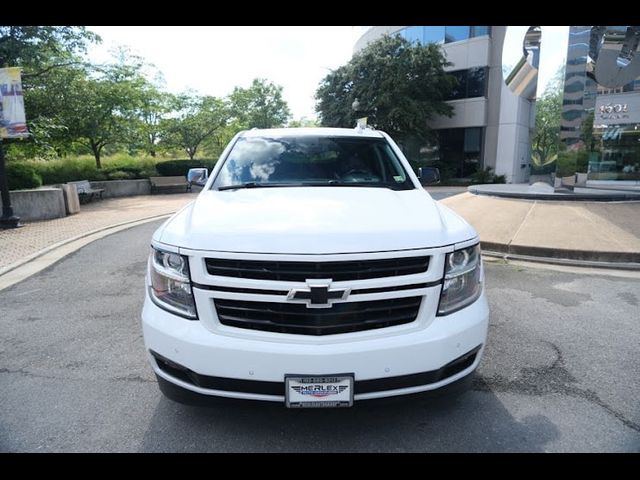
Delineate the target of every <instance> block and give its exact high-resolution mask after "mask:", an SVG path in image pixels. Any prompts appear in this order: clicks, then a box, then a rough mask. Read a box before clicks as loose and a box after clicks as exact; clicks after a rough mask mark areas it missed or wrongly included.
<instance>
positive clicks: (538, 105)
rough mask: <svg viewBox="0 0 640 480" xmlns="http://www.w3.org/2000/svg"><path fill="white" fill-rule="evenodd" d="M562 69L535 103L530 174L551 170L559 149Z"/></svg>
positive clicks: (562, 68) (561, 68)
mask: <svg viewBox="0 0 640 480" xmlns="http://www.w3.org/2000/svg"><path fill="white" fill-rule="evenodd" d="M563 80H564V67H560V68H559V69H558V71H557V72H556V73H555V75H554V77H553V79H552V80H551V81H550V82H549V83H548V85H547V86H546V88H545V90H544V92H543V94H542V96H541V97H540V98H539V99H537V100H536V102H535V116H536V120H535V134H534V135H533V138H532V141H531V150H532V153H531V160H532V167H533V170H532V172H534V173H535V172H538V171H546V170H550V169H553V162H555V161H556V160H557V158H558V149H559V148H560V121H561V119H562V96H563V91H562V86H563V83H564V82H563Z"/></svg>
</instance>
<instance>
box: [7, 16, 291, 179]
mask: <svg viewBox="0 0 640 480" xmlns="http://www.w3.org/2000/svg"><path fill="white" fill-rule="evenodd" d="M97 41H100V39H99V37H97V36H96V35H95V34H93V33H92V32H89V31H87V30H86V29H85V27H65V26H63V27H46V26H45V27H30V26H25V27H20V26H0V67H4V66H21V67H23V76H22V78H23V87H24V101H25V111H26V115H27V123H28V125H29V130H30V132H31V136H30V137H29V138H27V139H24V140H21V141H19V142H18V141H12V142H7V145H6V150H7V158H9V159H10V160H12V161H14V160H20V161H28V160H31V159H40V160H50V161H52V162H54V163H50V164H45V163H42V164H41V163H40V162H39V161H38V162H36V163H35V164H36V168H38V169H41V170H42V172H43V174H44V177H45V183H51V182H59V181H66V180H67V179H68V178H74V177H80V178H79V179H80V180H82V179H86V178H88V179H108V178H110V177H112V176H114V175H115V176H116V177H119V178H120V177H123V176H124V174H125V173H127V174H131V175H132V176H133V177H134V178H138V177H140V176H144V175H153V174H155V173H156V172H155V167H154V165H155V162H153V163H152V164H151V165H147V166H144V167H143V168H142V169H140V168H138V167H134V166H130V167H131V168H133V170H127V169H121V168H119V166H117V167H118V168H116V169H114V168H112V167H113V165H111V166H109V165H107V164H108V163H109V162H111V163H112V158H109V159H108V158H107V157H110V156H112V155H114V154H116V153H117V152H120V151H123V150H124V151H126V152H129V153H130V154H133V155H136V154H140V153H144V154H148V155H150V156H151V157H155V156H156V155H163V156H174V157H175V156H176V155H178V153H177V152H178V151H179V150H182V151H184V152H186V153H187V154H188V155H189V157H190V158H194V157H195V156H196V154H199V155H201V156H206V157H207V158H213V157H217V156H219V155H220V153H221V152H222V150H223V149H224V147H225V146H226V144H227V143H228V142H229V140H231V138H233V136H234V135H235V134H236V133H237V132H239V131H240V130H243V129H246V128H250V127H253V126H257V127H271V126H279V125H283V124H284V123H286V121H287V120H288V118H289V117H290V114H289V109H288V107H287V104H286V102H285V101H284V100H283V98H282V87H280V86H278V85H275V84H273V83H272V82H269V81H267V80H264V79H256V80H254V81H253V83H252V84H251V86H250V87H249V88H246V89H244V88H236V89H234V91H233V93H232V94H231V95H229V97H227V98H225V99H219V98H215V97H207V96H200V95H197V94H194V93H187V94H184V95H180V96H174V95H172V94H169V93H167V92H166V91H163V89H162V81H161V79H160V77H159V75H157V74H156V75H155V77H154V76H153V75H151V74H150V71H151V70H153V67H152V66H151V65H149V64H147V63H146V62H145V61H144V60H143V59H142V58H141V57H138V56H136V55H133V54H131V52H130V51H128V50H127V49H126V48H122V47H121V48H119V49H117V50H116V52H115V54H114V56H113V60H112V61H111V62H110V63H106V64H104V65H95V64H91V63H89V62H87V61H86V60H84V59H83V58H82V57H81V55H82V54H83V53H86V47H87V45H88V44H89V43H91V42H97ZM151 73H153V72H151ZM149 78H153V80H149ZM88 153H90V154H92V155H93V157H94V162H95V167H91V166H90V165H88V164H87V162H86V161H85V159H84V157H82V158H83V159H82V161H77V160H78V158H79V157H80V156H83V155H85V154H88ZM179 155H181V156H183V155H184V154H179ZM103 157H105V160H103ZM67 158H70V159H71V160H66V159H67ZM61 159H64V160H61ZM125 166H126V165H125ZM102 167H104V170H105V171H104V172H100V171H99V169H101V168H102ZM123 172H124V173H123Z"/></svg>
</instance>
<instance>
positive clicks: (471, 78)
mask: <svg viewBox="0 0 640 480" xmlns="http://www.w3.org/2000/svg"><path fill="white" fill-rule="evenodd" d="M449 74H450V75H452V76H453V77H455V79H456V80H457V81H458V84H457V85H456V86H455V87H454V88H453V90H452V92H451V94H450V95H449V98H447V100H459V99H461V98H473V97H484V96H486V92H487V88H486V86H487V82H486V77H487V69H486V67H476V68H470V69H468V70H457V71H455V72H449Z"/></svg>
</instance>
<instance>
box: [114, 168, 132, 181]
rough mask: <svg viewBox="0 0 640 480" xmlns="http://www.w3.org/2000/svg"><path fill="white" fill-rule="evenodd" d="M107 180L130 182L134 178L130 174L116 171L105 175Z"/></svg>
mask: <svg viewBox="0 0 640 480" xmlns="http://www.w3.org/2000/svg"><path fill="white" fill-rule="evenodd" d="M107 178H108V179H109V180H130V179H132V178H134V176H133V174H132V173H130V172H123V171H122V170H116V171H115V172H109V173H108V174H107Z"/></svg>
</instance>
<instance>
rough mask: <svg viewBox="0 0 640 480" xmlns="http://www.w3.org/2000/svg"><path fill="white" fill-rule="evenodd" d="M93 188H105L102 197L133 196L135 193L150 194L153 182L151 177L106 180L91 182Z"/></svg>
mask: <svg viewBox="0 0 640 480" xmlns="http://www.w3.org/2000/svg"><path fill="white" fill-rule="evenodd" d="M91 186H92V187H93V188H104V192H103V194H102V198H112V197H131V196H133V195H149V194H150V193H151V183H149V179H147V178H143V179H141V180H106V181H103V182H91Z"/></svg>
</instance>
